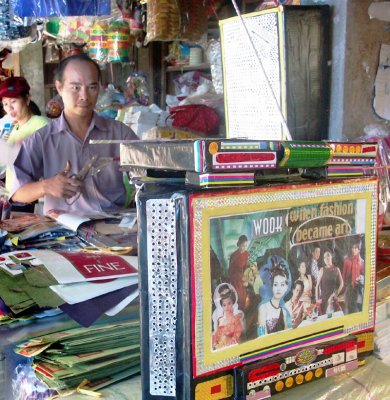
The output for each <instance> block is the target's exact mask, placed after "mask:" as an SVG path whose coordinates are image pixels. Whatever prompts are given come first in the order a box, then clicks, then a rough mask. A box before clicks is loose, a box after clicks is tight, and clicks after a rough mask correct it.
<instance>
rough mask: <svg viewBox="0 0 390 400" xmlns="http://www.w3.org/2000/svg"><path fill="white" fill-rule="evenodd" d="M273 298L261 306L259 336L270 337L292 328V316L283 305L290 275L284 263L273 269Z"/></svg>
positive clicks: (274, 266) (279, 263)
mask: <svg viewBox="0 0 390 400" xmlns="http://www.w3.org/2000/svg"><path fill="white" fill-rule="evenodd" d="M270 272H271V285H272V297H271V298H270V299H269V300H267V301H265V302H263V303H262V304H261V305H260V306H259V312H258V325H257V336H263V335H268V334H270V333H275V332H279V331H283V330H285V329H288V328H290V327H291V319H290V314H289V312H288V311H287V310H286V308H285V305H284V303H283V299H284V296H285V295H286V294H287V292H288V290H289V273H288V270H287V268H286V267H285V266H284V264H283V262H280V261H279V262H274V263H273V266H272V269H271V271H270Z"/></svg>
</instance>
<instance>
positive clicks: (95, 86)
mask: <svg viewBox="0 0 390 400" xmlns="http://www.w3.org/2000/svg"><path fill="white" fill-rule="evenodd" d="M56 88H57V91H58V93H59V94H60V95H61V97H62V100H63V102H64V112H65V115H66V116H67V117H72V116H74V117H90V116H91V115H92V112H93V109H94V107H95V104H96V102H97V98H98V95H99V75H98V71H97V69H96V67H95V66H94V65H93V64H92V63H90V62H87V61H80V60H74V61H71V62H70V63H69V64H68V65H67V66H66V67H65V70H64V73H63V81H62V82H60V81H56Z"/></svg>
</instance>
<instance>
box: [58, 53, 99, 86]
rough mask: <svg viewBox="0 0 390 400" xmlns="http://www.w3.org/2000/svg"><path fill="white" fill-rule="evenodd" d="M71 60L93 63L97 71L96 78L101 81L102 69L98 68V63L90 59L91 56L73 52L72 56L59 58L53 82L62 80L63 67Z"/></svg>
mask: <svg viewBox="0 0 390 400" xmlns="http://www.w3.org/2000/svg"><path fill="white" fill-rule="evenodd" d="M72 61H84V62H89V63H91V64H93V65H94V66H95V67H96V70H97V71H98V80H99V82H101V79H102V71H101V70H100V67H99V64H98V63H97V62H96V61H95V60H92V58H90V57H88V56H87V55H86V54H74V55H72V56H69V57H66V58H64V59H63V60H61V62H60V63H59V64H58V67H57V68H56V71H55V74H54V82H55V81H60V82H63V79H64V71H65V68H66V66H67V65H68V64H69V63H71V62H72Z"/></svg>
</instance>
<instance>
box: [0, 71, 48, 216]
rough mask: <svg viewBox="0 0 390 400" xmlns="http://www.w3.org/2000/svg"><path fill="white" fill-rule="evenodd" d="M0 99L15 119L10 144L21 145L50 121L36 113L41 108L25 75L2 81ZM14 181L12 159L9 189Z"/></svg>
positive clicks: (7, 180)
mask: <svg viewBox="0 0 390 400" xmlns="http://www.w3.org/2000/svg"><path fill="white" fill-rule="evenodd" d="M0 99H1V101H2V104H3V108H4V111H5V112H6V113H7V115H9V116H10V117H11V118H13V119H14V122H13V128H12V130H11V132H10V134H9V137H8V139H7V142H8V143H9V144H11V145H14V146H20V144H21V142H22V141H23V140H24V139H26V138H27V137H28V136H30V135H31V134H33V133H34V132H35V131H36V130H38V129H39V128H41V127H42V126H44V125H46V124H47V123H48V119H47V118H45V117H42V116H41V115H35V114H36V113H39V114H40V112H39V108H38V107H37V106H36V104H35V103H33V104H31V100H30V85H29V84H28V82H27V81H26V79H24V78H23V77H16V76H15V77H10V78H7V79H5V80H4V81H2V82H1V83H0ZM30 105H31V106H30ZM37 110H38V111H37ZM15 153H17V152H15ZM15 157H16V154H15ZM12 182H13V160H12V161H11V160H10V162H9V164H8V165H7V170H6V177H5V186H6V188H7V190H8V191H11V188H12ZM28 208H31V207H28ZM26 210H27V209H26ZM23 211H25V209H23ZM27 211H30V210H27ZM31 211H33V210H31Z"/></svg>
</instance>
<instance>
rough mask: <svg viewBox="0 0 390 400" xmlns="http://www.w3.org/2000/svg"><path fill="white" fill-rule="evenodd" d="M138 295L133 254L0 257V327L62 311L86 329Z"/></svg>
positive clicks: (16, 254) (57, 253)
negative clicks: (20, 319) (40, 312)
mask: <svg viewBox="0 0 390 400" xmlns="http://www.w3.org/2000/svg"><path fill="white" fill-rule="evenodd" d="M137 296H138V259H137V257H134V256H123V255H115V254H106V253H87V252H83V251H82V250H80V251H52V250H31V251H18V252H10V253H5V254H1V255H0V300H2V304H3V306H2V307H0V310H2V311H0V324H3V323H4V324H5V323H10V322H12V321H14V320H17V319H18V318H25V317H26V316H30V315H32V314H34V313H36V312H37V311H41V310H42V309H54V308H59V309H60V310H62V311H63V312H65V313H66V314H68V315H69V317H70V318H72V319H73V320H75V321H77V322H78V323H79V324H80V325H82V326H86V327H87V326H90V325H91V324H92V323H93V322H95V321H96V320H97V319H98V318H99V317H100V316H102V315H103V314H106V315H108V316H112V315H115V314H117V313H118V312H120V311H122V310H123V309H124V308H125V307H126V306H127V305H128V304H130V303H131V302H133V300H134V299H136V298H137ZM0 306H1V303H0Z"/></svg>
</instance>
